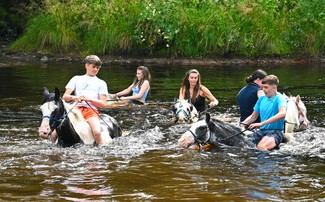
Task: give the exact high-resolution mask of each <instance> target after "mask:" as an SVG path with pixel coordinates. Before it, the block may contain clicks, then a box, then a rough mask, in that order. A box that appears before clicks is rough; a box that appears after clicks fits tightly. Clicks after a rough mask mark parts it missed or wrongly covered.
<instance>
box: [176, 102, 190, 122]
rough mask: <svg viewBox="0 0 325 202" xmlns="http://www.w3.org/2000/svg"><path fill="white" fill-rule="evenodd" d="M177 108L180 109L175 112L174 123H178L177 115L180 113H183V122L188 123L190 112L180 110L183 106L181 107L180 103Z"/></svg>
mask: <svg viewBox="0 0 325 202" xmlns="http://www.w3.org/2000/svg"><path fill="white" fill-rule="evenodd" d="M179 107H180V109H178V110H177V111H176V113H175V114H176V121H178V114H179V113H180V112H183V113H184V115H185V117H184V118H185V121H188V120H189V119H190V112H187V111H186V110H184V109H181V107H183V105H182V103H180V104H179Z"/></svg>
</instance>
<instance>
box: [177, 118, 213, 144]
mask: <svg viewBox="0 0 325 202" xmlns="http://www.w3.org/2000/svg"><path fill="white" fill-rule="evenodd" d="M204 125H207V124H206V122H205V120H201V121H198V122H196V123H194V124H193V125H192V126H191V128H190V129H189V130H188V131H186V132H185V133H184V134H183V135H182V136H181V138H180V139H179V140H178V145H179V146H180V147H182V148H188V147H189V146H190V145H192V144H194V142H195V139H194V136H193V135H192V133H191V132H190V131H192V132H194V133H195V131H196V129H197V128H199V127H200V126H204Z"/></svg>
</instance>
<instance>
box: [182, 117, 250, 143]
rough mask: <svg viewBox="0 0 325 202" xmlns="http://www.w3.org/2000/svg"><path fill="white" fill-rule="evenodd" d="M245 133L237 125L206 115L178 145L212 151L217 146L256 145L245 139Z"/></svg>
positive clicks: (186, 133)
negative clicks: (243, 134)
mask: <svg viewBox="0 0 325 202" xmlns="http://www.w3.org/2000/svg"><path fill="white" fill-rule="evenodd" d="M242 133H244V131H243V130H242V129H241V128H240V127H237V126H235V125H232V124H230V123H226V122H223V121H221V120H217V119H211V118H210V114H209V113H206V117H205V119H204V120H200V121H198V122H196V123H194V124H193V125H192V126H191V128H190V129H189V130H188V131H186V132H185V133H184V134H183V135H182V136H181V138H180V139H179V140H178V145H179V146H180V147H182V148H185V149H200V148H201V147H202V149H210V148H211V147H214V146H216V145H217V144H225V145H229V146H249V147H255V144H254V143H253V142H252V141H250V140H247V139H246V138H244V137H243V136H242V135H241V134H242Z"/></svg>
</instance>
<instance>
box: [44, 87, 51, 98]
mask: <svg viewBox="0 0 325 202" xmlns="http://www.w3.org/2000/svg"><path fill="white" fill-rule="evenodd" d="M49 94H50V92H49V90H48V89H47V88H46V87H44V88H43V102H45V100H46V98H47V96H48V95H49Z"/></svg>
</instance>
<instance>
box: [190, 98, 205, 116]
mask: <svg viewBox="0 0 325 202" xmlns="http://www.w3.org/2000/svg"><path fill="white" fill-rule="evenodd" d="M193 105H194V107H195V108H196V110H197V111H198V112H202V111H204V110H205V97H202V96H201V95H199V96H198V97H197V98H196V99H195V102H194V104H193Z"/></svg>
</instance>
